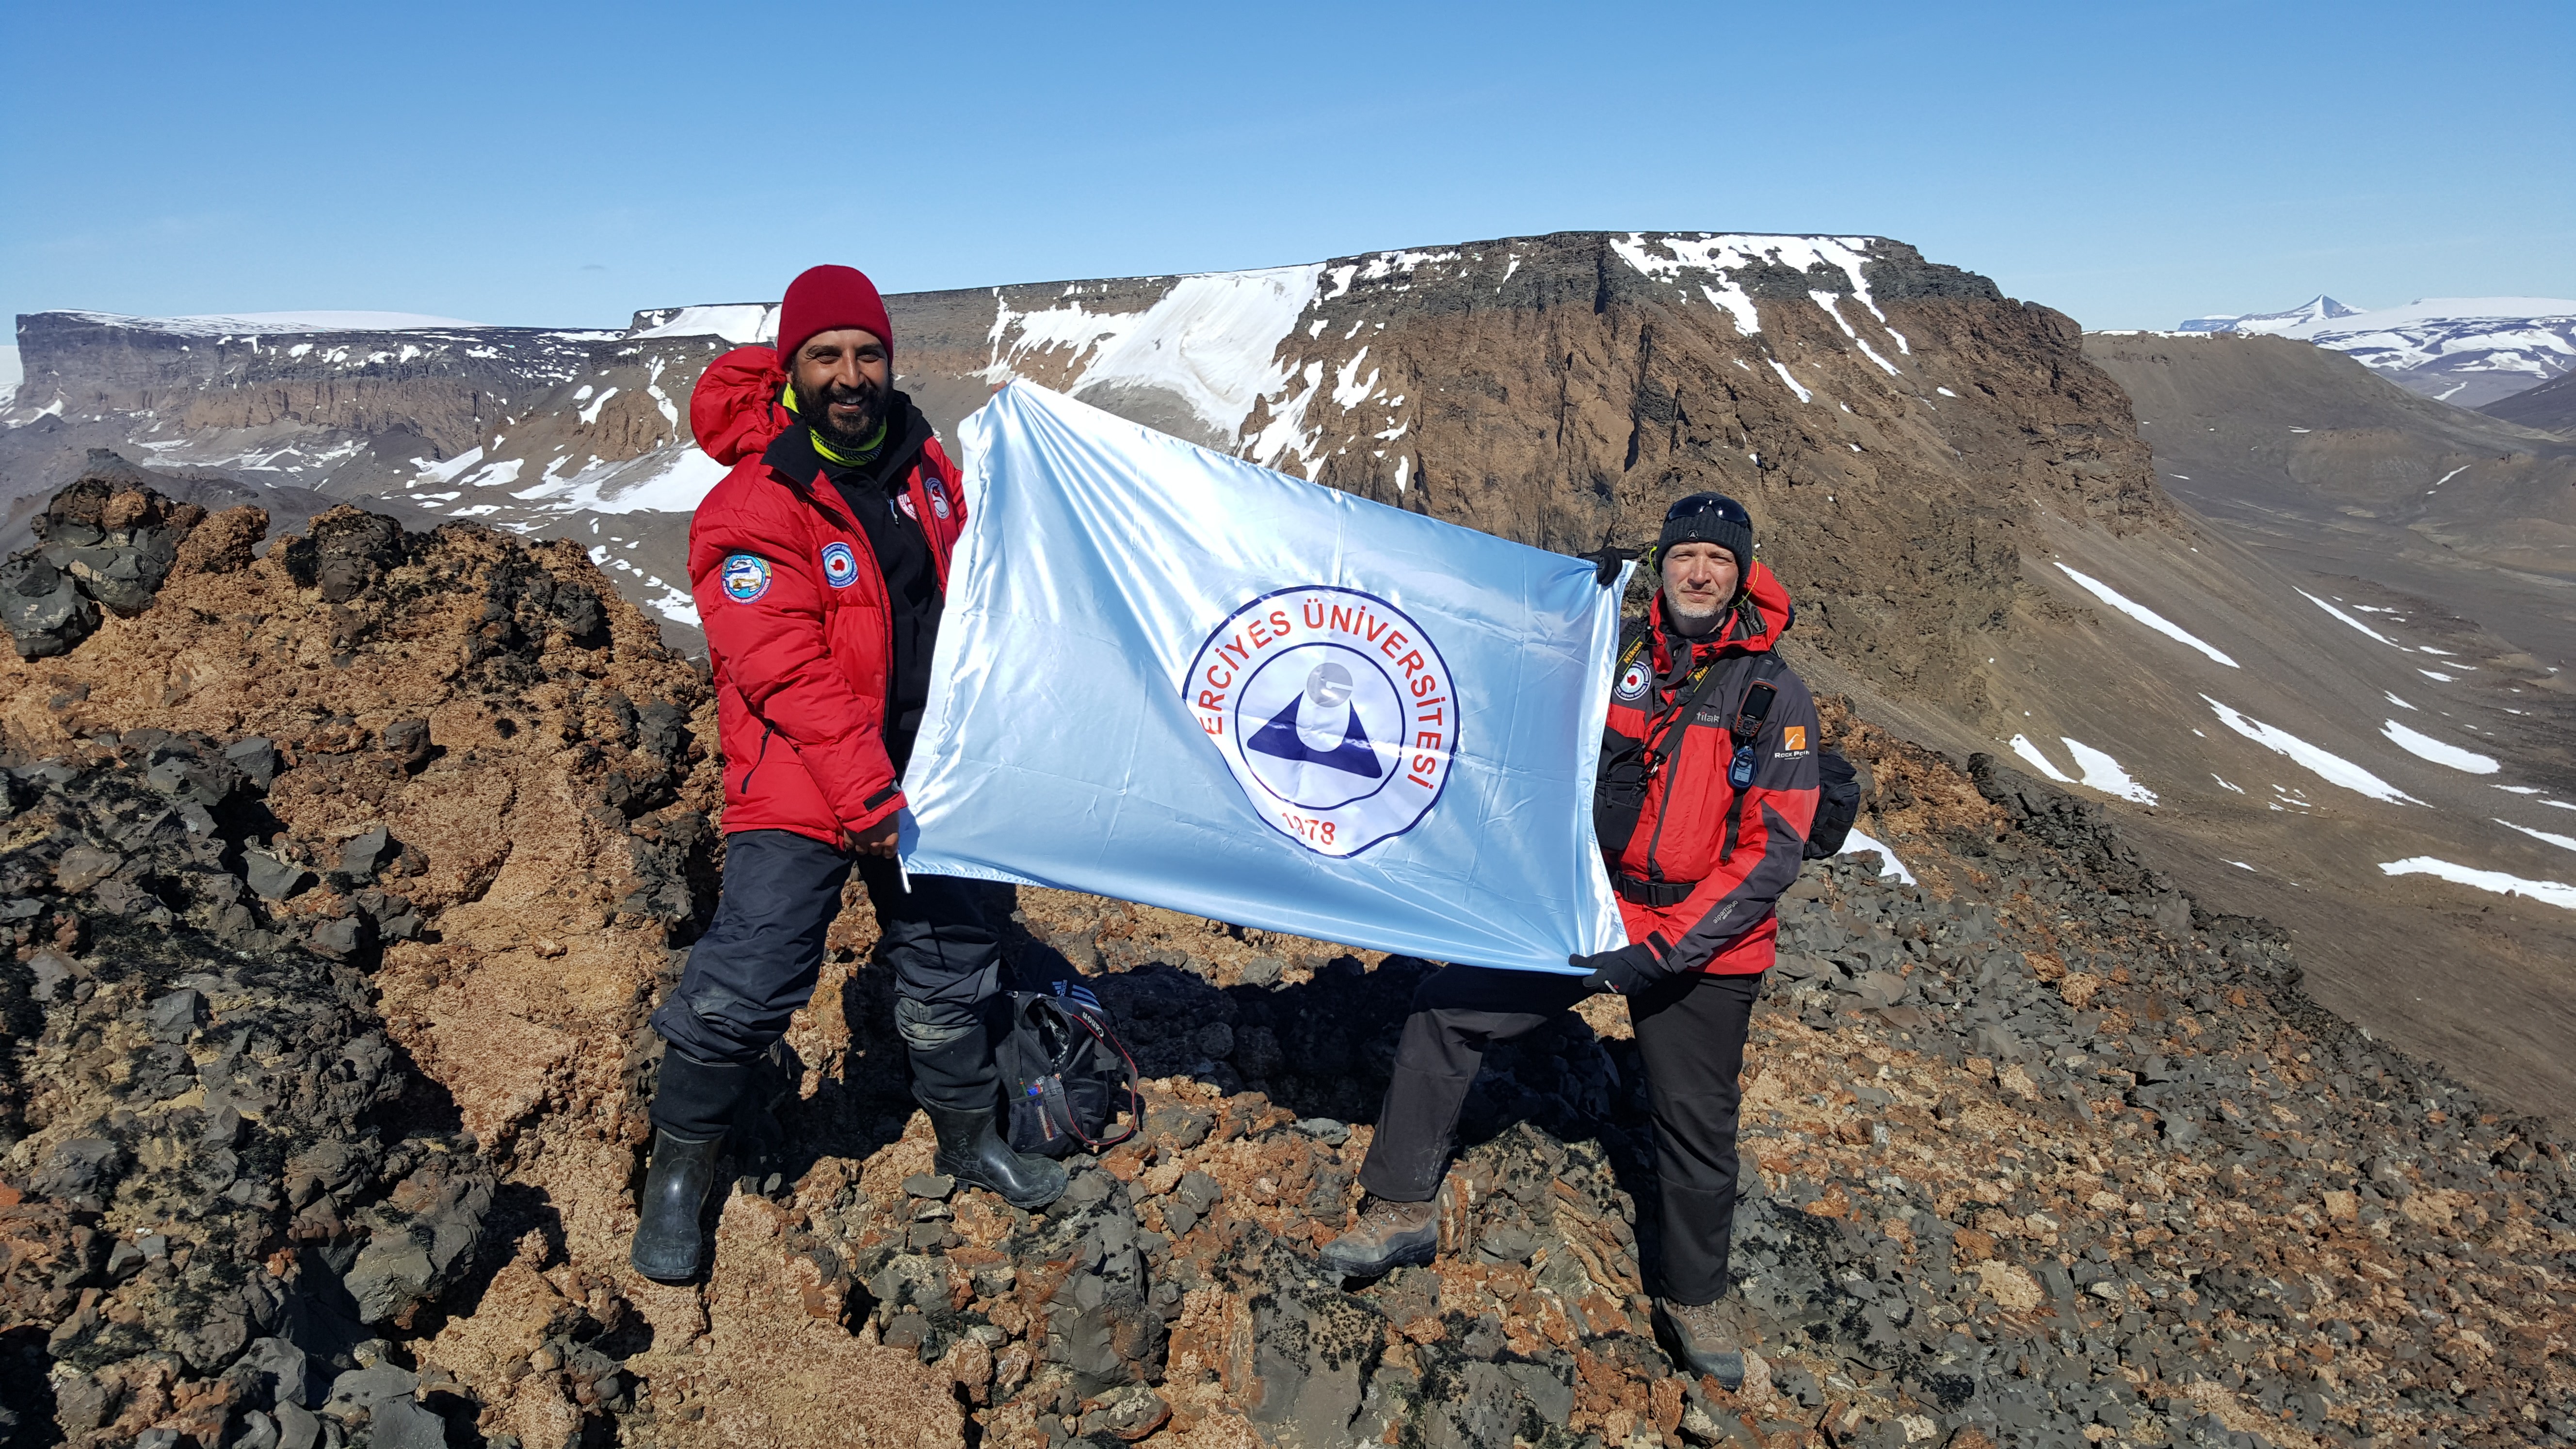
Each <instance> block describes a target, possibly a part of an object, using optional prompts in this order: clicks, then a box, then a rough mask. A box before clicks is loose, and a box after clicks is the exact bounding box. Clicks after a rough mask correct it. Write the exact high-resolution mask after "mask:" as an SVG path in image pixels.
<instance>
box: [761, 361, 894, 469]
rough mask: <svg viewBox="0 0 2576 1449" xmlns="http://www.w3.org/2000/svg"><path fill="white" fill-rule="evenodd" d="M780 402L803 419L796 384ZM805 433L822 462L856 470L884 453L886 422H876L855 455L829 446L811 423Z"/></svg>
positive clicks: (790, 386)
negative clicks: (811, 440)
mask: <svg viewBox="0 0 2576 1449" xmlns="http://www.w3.org/2000/svg"><path fill="white" fill-rule="evenodd" d="M780 401H781V402H782V403H783V404H785V406H786V408H787V410H788V411H789V412H791V413H796V414H797V416H798V418H799V419H803V418H804V414H803V413H802V412H799V411H798V409H797V406H796V384H794V383H792V382H791V383H789V384H787V392H786V394H785V396H784V397H782V398H781V399H780ZM805 432H806V435H807V436H808V437H810V438H812V439H813V441H814V451H815V453H817V454H818V455H820V456H821V457H822V459H823V461H824V462H826V463H838V464H840V465H841V466H842V467H844V468H857V467H863V466H865V465H866V464H869V463H873V462H875V461H876V456H877V454H878V453H880V452H882V451H884V449H885V440H886V420H885V419H883V418H880V419H878V420H877V430H876V432H875V433H873V434H872V435H870V436H869V438H868V441H867V444H866V446H864V447H862V448H860V449H859V450H858V451H857V452H856V453H843V452H841V451H840V450H839V449H837V448H834V447H833V446H832V445H831V444H829V443H827V442H824V441H823V435H822V434H821V433H820V432H817V431H816V430H815V428H814V425H813V423H812V422H811V421H807V422H806V424H805Z"/></svg>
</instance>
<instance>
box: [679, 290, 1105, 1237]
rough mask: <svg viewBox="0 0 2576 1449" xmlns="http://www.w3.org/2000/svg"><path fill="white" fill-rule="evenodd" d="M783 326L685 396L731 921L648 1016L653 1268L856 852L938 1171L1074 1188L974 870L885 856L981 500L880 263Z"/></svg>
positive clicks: (789, 303) (783, 1014) (803, 307)
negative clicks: (1017, 1118) (721, 468)
mask: <svg viewBox="0 0 2576 1449" xmlns="http://www.w3.org/2000/svg"><path fill="white" fill-rule="evenodd" d="M778 341H779V346H778V349H777V350H776V351H775V352H772V351H771V350H770V349H768V348H765V347H744V348H737V349H735V350H734V351H732V352H729V353H727V354H725V355H724V356H723V357H720V358H718V359H717V360H716V361H715V363H714V364H713V365H711V366H709V367H708V369H707V371H706V373H705V374H704V375H703V376H702V377H700V378H699V380H698V385H697V388H696V390H695V392H694V393H693V394H692V395H691V397H690V400H689V422H690V426H691V429H692V431H693V432H694V433H695V434H696V436H697V439H698V444H699V446H700V447H702V448H704V449H706V451H707V452H708V453H709V454H710V455H711V456H713V457H714V458H715V459H716V461H718V462H720V463H729V464H731V465H733V470H732V471H731V472H730V473H727V474H726V475H725V478H724V480H723V481H722V482H720V483H718V484H717V485H716V486H715V488H714V489H713V490H712V491H710V492H709V493H708V494H707V496H706V499H705V501H704V502H702V503H700V504H699V505H698V510H697V514H696V517H695V518H693V519H692V520H691V521H690V525H689V581H690V585H691V592H692V595H693V597H694V598H695V599H696V601H697V606H698V618H699V622H700V623H701V624H702V625H703V626H704V627H705V629H706V635H707V654H708V657H709V659H710V661H711V662H712V663H713V665H714V668H715V685H716V728H717V733H718V736H719V742H720V744H721V746H722V749H723V755H724V784H725V812H724V828H725V868H724V890H723V895H722V897H721V899H719V900H718V902H717V904H716V914H715V920H714V922H713V924H712V925H710V926H709V927H708V930H707V934H706V935H705V936H704V937H703V938H702V939H700V940H699V941H698V943H697V945H696V946H695V947H694V948H693V949H691V951H690V952H689V964H688V969H687V970H686V972H685V973H684V974H683V975H682V976H681V978H680V984H679V986H678V988H677V989H675V990H674V991H673V992H672V993H671V995H670V997H669V999H667V1000H666V1001H664V1002H663V1003H662V1006H661V1008H660V1009H659V1010H658V1011H656V1012H654V1014H653V1029H654V1030H655V1031H656V1032H659V1033H660V1034H661V1036H662V1039H663V1041H664V1042H665V1043H666V1044H667V1046H666V1049H665V1051H664V1052H663V1055H662V1065H661V1071H660V1077H659V1080H658V1082H657V1084H656V1086H655V1090H654V1095H653V1110H652V1117H653V1126H654V1138H653V1159H652V1166H651V1168H650V1170H649V1171H648V1173H647V1175H646V1178H645V1183H644V1191H643V1194H642V1199H641V1203H640V1205H639V1213H638V1218H639V1220H638V1223H637V1226H636V1230H635V1241H634V1246H633V1250H632V1253H631V1257H632V1259H633V1261H634V1264H635V1267H636V1269H637V1270H638V1271H640V1272H642V1273H644V1274H645V1275H646V1276H648V1277H652V1278H662V1279H684V1278H687V1277H688V1276H689V1275H690V1274H692V1273H694V1272H695V1271H696V1269H697V1266H698V1260H699V1257H700V1254H701V1250H702V1248H703V1243H702V1242H701V1239H700V1234H699V1231H698V1214H699V1211H700V1210H701V1208H702V1207H703V1205H704V1203H705V1200H706V1195H707V1190H708V1188H709V1187H710V1186H712V1185H713V1182H714V1178H715V1162H716V1157H717V1153H718V1149H719V1148H720V1147H721V1145H722V1143H723V1140H724V1136H725V1132H726V1130H727V1128H728V1127H729V1126H730V1125H731V1124H732V1122H733V1120H734V1116H735V1113H736V1111H737V1109H738V1108H739V1107H740V1105H741V1103H742V1101H743V1099H744V1096H745V1094H746V1092H747V1090H748V1089H749V1087H750V1085H751V1081H752V1076H753V1071H754V1068H755V1066H756V1065H757V1064H758V1063H759V1062H760V1060H761V1058H762V1057H764V1056H765V1055H767V1054H768V1053H770V1052H771V1051H772V1050H773V1049H774V1048H775V1047H776V1045H777V1043H778V1041H779V1038H780V1037H781V1036H782V1035H783V1034H784V1033H785V1032H786V1030H787V1023H788V1018H789V1017H790V1016H792V1015H793V1014H794V1013H795V1012H796V1010H797V1009H798V1008H800V1007H802V1006H804V1005H805V1003H806V1002H807V1001H808V1000H810V999H811V998H812V996H813V994H814V982H815V978H816V976H817V974H818V973H819V971H820V969H821V966H822V961H823V937H824V932H825V931H826V929H828V928H829V927H830V925H831V923H832V918H833V917H834V916H836V915H837V914H839V912H840V908H841V888H842V886H843V885H844V884H845V883H846V882H847V881H848V879H849V876H850V871H851V869H852V867H853V864H855V866H856V868H857V870H858V874H859V879H860V880H861V882H862V883H864V884H865V885H866V887H867V891H868V899H869V900H870V902H871V903H873V905H874V906H875V908H876V918H877V930H878V941H877V953H878V958H879V960H880V962H881V963H882V964H884V965H885V966H888V967H891V968H892V969H893V971H894V973H895V988H896V992H897V1001H896V1003H895V1025H896V1028H897V1030H898V1032H899V1033H900V1034H901V1036H902V1037H903V1041H904V1046H905V1048H906V1050H907V1052H908V1053H909V1055H910V1058H911V1063H912V1077H913V1092H914V1095H915V1097H916V1098H917V1099H918V1100H919V1101H920V1102H921V1104H922V1107H923V1109H924V1110H925V1111H926V1112H928V1114H929V1116H930V1121H931V1126H932V1127H933V1129H934V1130H935V1131H936V1133H937V1135H938V1139H939V1148H938V1155H937V1159H936V1161H937V1164H938V1170H939V1171H941V1172H945V1173H949V1174H952V1175H953V1176H955V1177H957V1178H958V1179H959V1180H960V1181H963V1182H967V1183H972V1184H974V1185H977V1186H980V1187H985V1188H989V1189H991V1190H992V1191H994V1192H996V1193H999V1194H1000V1195H1001V1196H1002V1197H1003V1198H1004V1199H1006V1200H1008V1201H1009V1202H1010V1203H1012V1204H1013V1205H1014V1206H1017V1207H1024V1208H1027V1207H1039V1206H1043V1205H1045V1204H1046V1203H1049V1202H1052V1201H1054V1200H1055V1198H1056V1196H1057V1195H1058V1194H1059V1193H1061V1192H1062V1191H1063V1190H1064V1184H1065V1173H1064V1169H1063V1167H1061V1166H1060V1165H1058V1164H1056V1163H1054V1162H1051V1161H1049V1160H1047V1159H1046V1158H1043V1157H1031V1156H1024V1155H1022V1154H1020V1153H1017V1152H1014V1151H1012V1150H1011V1148H1010V1146H1009V1144H1008V1143H1006V1142H1004V1141H1003V1140H1002V1137H1001V1135H1000V1133H999V1131H998V1130H997V1128H996V1124H995V1117H996V1113H997V1109H998V1107H999V1105H1000V1073H999V1072H998V1070H997V1069H996V1067H995V1064H994V1060H993V1043H992V1041H991V1039H990V1035H989V1031H988V1012H987V1009H986V1008H987V1004H988V1003H989V1002H991V1001H992V1000H993V998H994V996H995V994H996V992H997V991H998V989H999V985H1000V980H999V978H1000V959H1001V942H1000V937H999V935H998V934H997V933H996V932H995V930H994V928H993V926H992V924H991V923H990V922H989V921H987V920H986V919H985V916H984V911H983V908H982V897H981V892H982V890H983V887H980V886H978V885H976V884H975V883H972V882H968V881H962V880H954V879H949V878H946V877H941V876H919V875H917V876H913V877H911V878H910V879H909V880H908V881H907V880H906V879H905V878H904V876H903V874H902V872H901V871H900V870H899V869H898V868H897V866H896V864H895V861H894V854H895V828H896V819H897V816H898V814H899V812H900V811H901V810H902V809H903V806H904V796H903V784H902V776H903V767H904V762H905V761H906V759H907V758H908V757H909V756H910V755H911V753H912V744H913V737H914V735H915V734H916V733H917V732H918V731H919V730H920V727H921V718H922V711H923V709H924V706H925V705H926V704H927V702H928V699H929V694H930V661H931V651H932V648H933V645H934V644H935V642H936V640H937V638H938V634H939V615H940V607H941V602H942V600H943V598H944V597H945V592H946V588H947V582H948V560H949V552H950V550H951V548H952V547H953V546H954V545H955V543H956V540H957V535H958V533H959V531H960V530H961V529H962V528H963V526H964V524H965V520H966V501H965V496H964V495H963V494H962V493H961V492H960V491H959V490H958V486H957V483H958V477H957V469H956V466H955V465H954V464H952V463H950V462H949V461H948V457H947V455H946V454H945V453H944V452H942V451H941V450H940V447H939V440H938V439H937V438H936V437H935V436H933V435H932V432H931V428H930V425H929V424H928V423H927V422H926V421H924V420H923V418H922V416H921V413H920V411H919V410H918V409H916V408H915V407H913V405H912V402H911V400H910V399H909V398H907V397H905V396H904V395H903V394H902V393H900V392H896V391H895V390H894V388H893V385H892V373H893V352H894V329H893V326H892V325H891V324H890V323H889V321H888V320H887V317H886V309H885V303H884V301H883V300H882V299H880V298H879V297H878V295H877V290H876V288H875V286H874V285H872V284H871V283H870V282H869V281H868V279H867V278H866V277H865V276H862V275H861V274H860V273H858V272H856V271H854V270H852V269H851V268H848V267H834V266H824V267H815V268H813V269H811V270H809V271H807V272H805V273H804V274H803V275H802V276H799V277H798V278H797V279H796V281H795V282H794V283H793V284H792V285H791V286H789V287H788V289H787V296H786V300H785V301H784V302H783V303H782V304H781V305H780V307H779V312H778Z"/></svg>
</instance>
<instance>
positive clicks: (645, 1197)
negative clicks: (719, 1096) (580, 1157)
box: [627, 1129, 724, 1283]
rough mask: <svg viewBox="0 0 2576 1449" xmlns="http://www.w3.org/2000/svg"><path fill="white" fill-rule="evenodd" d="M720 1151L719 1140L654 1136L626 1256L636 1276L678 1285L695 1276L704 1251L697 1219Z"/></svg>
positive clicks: (714, 1173)
mask: <svg viewBox="0 0 2576 1449" xmlns="http://www.w3.org/2000/svg"><path fill="white" fill-rule="evenodd" d="M723 1146H724V1139H723V1138H722V1137H709V1138H706V1139H705V1140H703V1141H700V1140H696V1139H692V1138H687V1137H675V1136H673V1135H672V1134H670V1133H668V1132H664V1131H661V1130H659V1129H656V1130H655V1132H654V1134H653V1165H652V1167H651V1168H650V1169H649V1170H648V1171H647V1172H646V1173H645V1174H644V1190H643V1191H642V1192H640V1193H638V1194H637V1195H636V1200H635V1206H636V1209H637V1211H636V1221H635V1243H634V1246H633V1247H632V1248H630V1249H629V1250H628V1252H627V1261H629V1262H631V1263H633V1264H634V1265H635V1271H636V1272H638V1273H641V1274H643V1275H644V1276H645V1277H647V1278H652V1279H655V1280H657V1281H660V1282H664V1283H683V1282H686V1281H688V1279H689V1278H690V1277H691V1276H692V1275H694V1274H695V1273H696V1272H697V1271H698V1255H699V1254H700V1253H701V1252H702V1251H704V1249H705V1247H706V1242H705V1239H704V1237H703V1236H702V1235H701V1234H700V1233H699V1232H698V1213H699V1212H700V1211H701V1210H702V1209H704V1208H705V1207H706V1205H707V1189H708V1188H710V1187H712V1186H714V1185H715V1180H716V1152H717V1149H719V1148H721V1147H723Z"/></svg>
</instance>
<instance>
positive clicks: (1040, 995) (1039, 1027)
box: [994, 976, 1145, 1157]
mask: <svg viewBox="0 0 2576 1449" xmlns="http://www.w3.org/2000/svg"><path fill="white" fill-rule="evenodd" d="M1014 984H1015V985H1028V986H1034V987H1036V988H1038V989H1036V990H1032V991H1016V990H1015V991H1011V992H1007V993H1005V994H1004V999H1005V1000H1006V1001H1007V1002H1009V1004H1010V1013H1011V1019H1010V1027H1009V1030H1008V1031H1006V1032H1004V1033H1003V1035H1002V1038H1001V1041H1000V1042H999V1043H998V1044H997V1045H996V1046H995V1048H994V1056H995V1057H996V1058H997V1059H998V1060H999V1062H1000V1064H1001V1069H1002V1085H1003V1087H1004V1088H1005V1089H1006V1090H1008V1091H1009V1093H1010V1096H1011V1105H1010V1112H1009V1114H1008V1119H1007V1121H1006V1122H1005V1123H1004V1130H1003V1135H1004V1136H1005V1137H1007V1138H1008V1139H1009V1140H1010V1144H1011V1147H1012V1149H1013V1150H1014V1151H1018V1152H1034V1153H1038V1154H1041V1155H1043V1156H1047V1157H1062V1156H1065V1155H1066V1154H1068V1153H1070V1152H1072V1151H1073V1150H1074V1149H1075V1148H1077V1147H1083V1148H1089V1149H1090V1150H1092V1151H1094V1152H1098V1151H1101V1150H1103V1149H1105V1148H1110V1147H1115V1146H1117V1145H1118V1144H1119V1143H1121V1142H1124V1141H1126V1140H1127V1139H1128V1138H1130V1137H1133V1136H1135V1135H1136V1129H1137V1128H1138V1127H1139V1126H1141V1125H1143V1123H1144V1120H1145V1098H1144V1094H1143V1091H1142V1090H1141V1086H1142V1084H1141V1083H1140V1081H1139V1080H1138V1077H1137V1073H1136V1058H1135V1056H1134V1055H1133V1054H1131V1053H1130V1052H1129V1051H1128V1050H1127V1046H1126V1044H1125V1043H1124V1042H1121V1041H1120V1040H1119V1039H1118V1032H1117V1029H1116V1028H1115V1027H1114V1026H1112V1025H1111V1023H1110V1020H1109V1009H1108V1008H1107V1007H1104V1006H1102V1005H1101V1004H1100V998H1099V997H1097V996H1095V995H1093V994H1092V992H1091V988H1090V987H1088V986H1085V985H1083V984H1082V981H1081V979H1080V978H1078V977H1071V976H1054V977H1051V978H1049V979H1046V980H1041V981H1026V982H1015V983H1014ZM1122 1110H1123V1111H1125V1112H1126V1113H1127V1124H1126V1126H1125V1127H1124V1128H1123V1129H1120V1130H1118V1131H1117V1132H1116V1134H1115V1135H1111V1130H1112V1128H1113V1126H1114V1125H1115V1124H1116V1123H1117V1120H1118V1114H1119V1112H1120V1111H1122Z"/></svg>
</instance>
